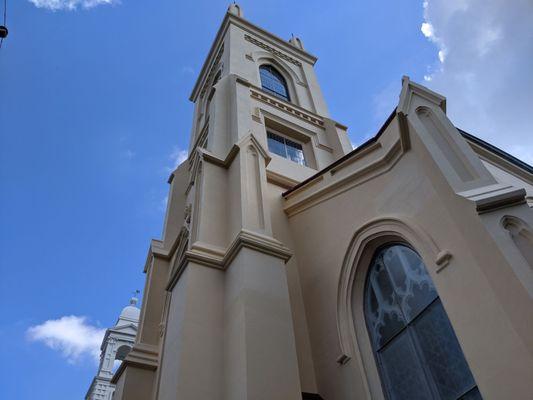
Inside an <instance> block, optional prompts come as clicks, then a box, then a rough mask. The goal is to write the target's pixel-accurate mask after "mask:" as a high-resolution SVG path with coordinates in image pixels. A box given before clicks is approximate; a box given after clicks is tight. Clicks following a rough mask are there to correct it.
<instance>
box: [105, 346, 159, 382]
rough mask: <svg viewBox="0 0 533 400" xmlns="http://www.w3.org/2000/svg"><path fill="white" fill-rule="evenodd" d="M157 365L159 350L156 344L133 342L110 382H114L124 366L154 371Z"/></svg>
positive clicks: (123, 369) (124, 368)
mask: <svg viewBox="0 0 533 400" xmlns="http://www.w3.org/2000/svg"><path fill="white" fill-rule="evenodd" d="M158 366H159V351H158V349H157V346H152V345H149V344H145V343H135V344H134V345H133V348H132V349H131V351H130V352H129V353H128V355H127V356H126V358H125V359H124V361H123V362H122V364H120V366H119V367H118V369H117V372H115V375H113V378H111V383H114V384H116V383H117V382H118V380H119V379H120V376H121V375H122V374H123V373H124V371H125V370H126V368H129V367H133V368H141V369H147V370H150V371H155V370H156V369H157V368H158Z"/></svg>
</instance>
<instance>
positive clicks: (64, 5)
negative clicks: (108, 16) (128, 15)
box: [29, 0, 120, 11]
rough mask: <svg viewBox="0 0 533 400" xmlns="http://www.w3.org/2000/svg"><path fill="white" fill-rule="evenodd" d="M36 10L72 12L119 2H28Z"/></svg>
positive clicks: (48, 0) (92, 0) (82, 0)
mask: <svg viewBox="0 0 533 400" xmlns="http://www.w3.org/2000/svg"><path fill="white" fill-rule="evenodd" d="M29 1H30V2H31V3H33V5H34V6H35V7H37V8H47V9H49V10H52V11H60V10H67V11H74V10H77V9H78V8H84V9H89V8H94V7H97V6H100V5H110V4H118V3H120V0H29Z"/></svg>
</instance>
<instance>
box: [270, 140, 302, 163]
mask: <svg viewBox="0 0 533 400" xmlns="http://www.w3.org/2000/svg"><path fill="white" fill-rule="evenodd" d="M267 139H268V150H269V151H270V152H272V153H274V154H277V155H278V156H281V157H284V158H287V159H289V160H291V161H294V162H295V163H297V164H300V165H305V166H307V163H306V162H305V157H304V151H303V148H302V145H301V144H300V143H296V142H293V141H292V140H289V139H285V138H284V137H283V136H279V135H276V134H275V133H272V132H267Z"/></svg>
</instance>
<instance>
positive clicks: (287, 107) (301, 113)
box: [248, 83, 324, 128]
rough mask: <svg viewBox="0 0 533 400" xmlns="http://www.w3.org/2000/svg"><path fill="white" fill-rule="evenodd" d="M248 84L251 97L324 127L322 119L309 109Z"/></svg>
mask: <svg viewBox="0 0 533 400" xmlns="http://www.w3.org/2000/svg"><path fill="white" fill-rule="evenodd" d="M248 85H249V86H250V95H251V97H252V98H253V99H255V100H258V101H261V102H263V103H265V104H268V105H271V106H273V107H276V108H278V109H280V110H282V111H284V112H287V113H289V114H292V115H294V116H295V117H297V118H300V119H301V120H303V121H306V122H309V123H310V124H313V125H316V126H318V127H320V128H324V120H323V119H322V117H320V116H319V115H316V114H312V113H310V112H309V111H307V110H305V109H303V108H301V107H298V106H296V105H294V104H291V103H288V102H286V101H284V100H281V99H278V98H277V97H275V96H272V95H269V94H267V93H266V92H264V91H263V90H262V89H260V88H258V87H256V86H253V85H251V84H249V83H248Z"/></svg>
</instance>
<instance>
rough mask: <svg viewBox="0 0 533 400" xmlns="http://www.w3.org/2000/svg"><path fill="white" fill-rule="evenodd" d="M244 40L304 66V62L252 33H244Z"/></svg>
mask: <svg viewBox="0 0 533 400" xmlns="http://www.w3.org/2000/svg"><path fill="white" fill-rule="evenodd" d="M244 40H246V41H247V42H250V43H253V44H255V45H256V46H257V47H261V48H262V49H263V50H266V51H268V52H269V53H272V54H274V55H275V56H277V57H279V58H281V59H282V60H285V61H287V62H290V63H291V64H294V65H297V66H298V67H301V66H302V63H301V62H300V61H298V60H295V59H294V58H292V57H289V56H288V55H287V54H285V53H282V52H281V51H279V50H277V49H275V48H273V47H271V46H269V45H268V44H266V43H263V42H261V41H260V40H257V39H256V38H254V37H252V36H250V35H248V34H246V33H245V34H244Z"/></svg>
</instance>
